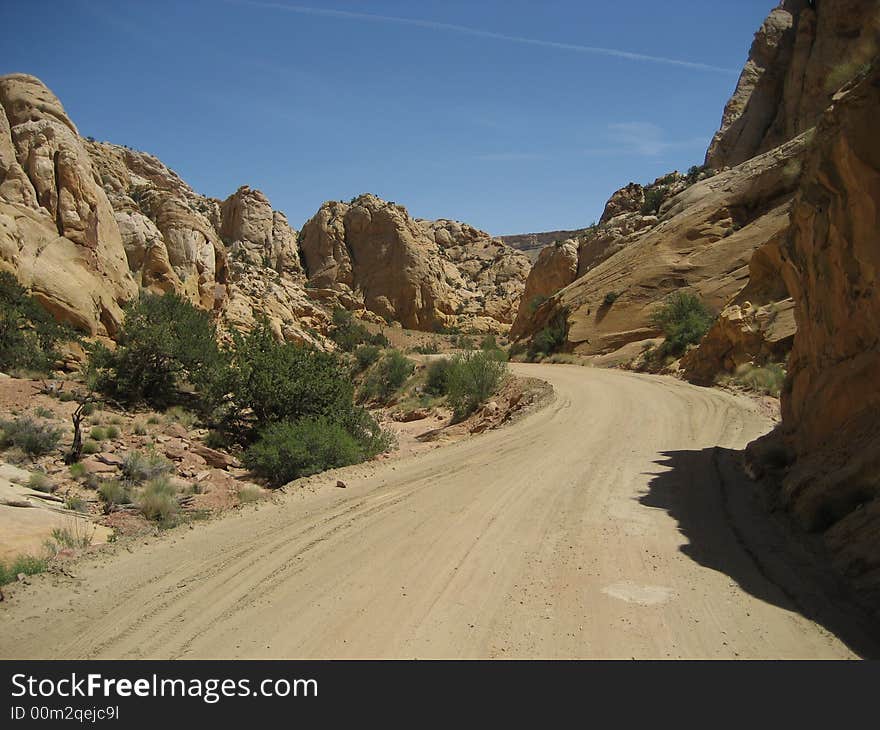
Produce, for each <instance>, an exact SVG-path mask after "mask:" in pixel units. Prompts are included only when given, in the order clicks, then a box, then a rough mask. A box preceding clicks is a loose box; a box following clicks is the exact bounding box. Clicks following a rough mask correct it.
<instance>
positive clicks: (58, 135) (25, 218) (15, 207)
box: [0, 74, 137, 336]
mask: <svg viewBox="0 0 880 730" xmlns="http://www.w3.org/2000/svg"><path fill="white" fill-rule="evenodd" d="M0 105H2V109H3V112H4V114H2V115H0V116H2V117H3V123H2V125H0V264H2V266H3V267H4V268H5V269H7V270H9V271H11V272H12V273H14V274H15V275H16V277H17V278H18V279H19V280H20V281H21V282H22V283H23V284H24V285H25V286H27V287H28V288H29V289H30V290H31V292H32V294H33V296H34V298H35V299H37V301H39V302H40V303H41V304H43V306H45V308H46V309H47V310H48V311H50V312H52V314H53V315H55V316H56V317H57V318H58V319H59V320H62V321H65V322H68V323H70V324H72V325H73V326H75V327H77V328H78V329H80V330H83V331H86V332H88V333H89V334H92V335H110V336H112V335H113V334H114V333H115V332H116V330H117V329H118V327H119V324H120V322H121V320H122V311H121V305H123V304H124V303H125V302H126V301H128V300H130V299H131V298H132V297H134V296H135V295H136V294H137V287H136V284H135V282H134V279H133V278H132V276H131V274H130V272H129V268H128V263H127V259H126V255H125V250H124V247H123V242H122V237H121V235H120V233H119V229H118V226H117V225H116V221H115V218H114V215H113V209H112V207H111V205H110V202H109V200H108V199H107V196H106V194H105V193H104V190H103V189H102V187H101V186H100V185H98V184H97V183H96V182H95V179H96V173H95V169H94V167H93V164H92V160H91V158H90V156H89V154H88V152H87V151H86V149H85V147H84V146H83V144H82V142H81V140H80V138H79V134H78V132H77V129H76V127H75V126H74V124H73V122H71V120H70V119H69V118H68V116H67V114H66V113H65V111H64V108H63V107H62V105H61V102H60V101H58V99H57V98H56V97H55V96H54V95H53V94H52V92H51V91H49V89H48V88H46V86H45V85H44V84H43V83H42V82H41V81H40V80H39V79H37V78H35V77H33V76H27V75H25V74H11V75H8V76H3V77H0Z"/></svg>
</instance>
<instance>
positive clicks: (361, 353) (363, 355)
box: [354, 345, 382, 373]
mask: <svg viewBox="0 0 880 730" xmlns="http://www.w3.org/2000/svg"><path fill="white" fill-rule="evenodd" d="M381 352H382V351H381V350H380V349H379V348H378V347H377V346H376V345H360V346H359V347H358V348H357V349H356V350H355V351H354V357H355V362H356V363H357V372H359V373H362V372H363V371H364V370H366V369H367V368H368V367H370V365H372V364H373V363H374V362H376V361H377V360H378V359H379V355H380V354H381Z"/></svg>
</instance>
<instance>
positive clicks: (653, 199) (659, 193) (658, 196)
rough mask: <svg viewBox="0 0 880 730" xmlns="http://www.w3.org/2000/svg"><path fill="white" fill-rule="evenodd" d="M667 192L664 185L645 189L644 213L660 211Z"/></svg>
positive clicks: (649, 213) (653, 213)
mask: <svg viewBox="0 0 880 730" xmlns="http://www.w3.org/2000/svg"><path fill="white" fill-rule="evenodd" d="M666 193H667V190H666V188H665V187H662V186H658V187H656V188H648V189H647V190H645V202H644V203H642V215H655V214H656V213H658V212H659V211H660V206H661V205H663V199H664V198H665V197H666Z"/></svg>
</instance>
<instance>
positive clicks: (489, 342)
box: [480, 334, 500, 350]
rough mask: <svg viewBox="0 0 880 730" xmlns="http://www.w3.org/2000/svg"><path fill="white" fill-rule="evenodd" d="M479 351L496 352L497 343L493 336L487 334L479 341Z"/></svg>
mask: <svg viewBox="0 0 880 730" xmlns="http://www.w3.org/2000/svg"><path fill="white" fill-rule="evenodd" d="M480 349H481V350H498V349H500V348H499V347H498V341H497V340H496V339H495V335H493V334H488V335H486V336H485V337H484V338H483V339H482V340H480Z"/></svg>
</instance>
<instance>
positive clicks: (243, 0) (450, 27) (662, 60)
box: [227, 0, 739, 75]
mask: <svg viewBox="0 0 880 730" xmlns="http://www.w3.org/2000/svg"><path fill="white" fill-rule="evenodd" d="M227 1H228V2H231V3H233V4H236V5H249V6H252V7H257V8H265V9H267V10H283V11H287V12H291V13H299V14H300V15H317V16H322V17H326V18H340V19H344V20H362V21H367V22H372V23H394V24H396V25H409V26H415V27H418V28H427V29H429V30H437V31H443V32H447V33H458V34H461V35H469V36H475V37H477V38H491V39H494V40H500V41H508V42H510V43H521V44H524V45H530V46H540V47H542V48H555V49H557V50H560V51H573V52H575V53H590V54H594V55H600V56H611V57H614V58H622V59H625V60H628V61H642V62H645V63H656V64H664V65H667V66H678V67H680V68H687V69H691V70H695V71H711V72H715V73H723V74H733V75H736V74H737V73H739V72H738V71H736V70H734V69H729V68H723V67H721V66H713V65H712V64H708V63H698V62H695V61H683V60H681V59H677V58H666V57H664V56H651V55H649V54H646V53H634V52H632V51H623V50H620V49H617V48H602V47H600V46H583V45H579V44H577V43H561V42H558V41H548V40H543V39H540V38H527V37H525V36H518V35H508V34H506V33H495V32H493V31H489V30H480V29H479V28H471V27H469V26H466V25H455V24H453V23H439V22H436V21H433V20H419V19H417V18H401V17H398V16H395V15H377V14H374V13H358V12H353V11H350V10H332V9H329V8H313V7H309V6H306V5H288V4H287V3H278V2H264V1H263V0H227Z"/></svg>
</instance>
